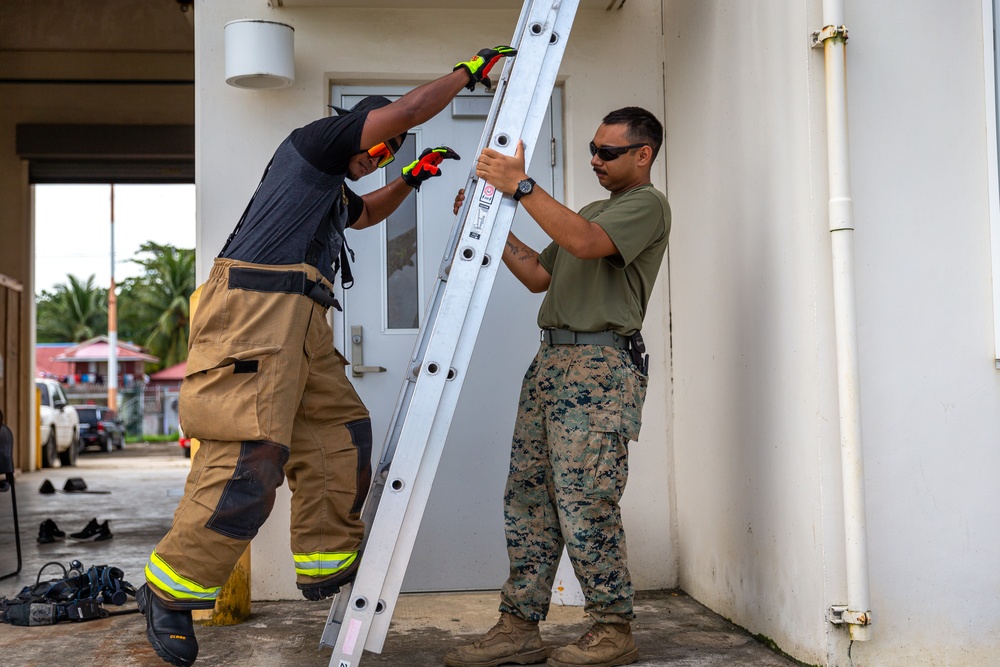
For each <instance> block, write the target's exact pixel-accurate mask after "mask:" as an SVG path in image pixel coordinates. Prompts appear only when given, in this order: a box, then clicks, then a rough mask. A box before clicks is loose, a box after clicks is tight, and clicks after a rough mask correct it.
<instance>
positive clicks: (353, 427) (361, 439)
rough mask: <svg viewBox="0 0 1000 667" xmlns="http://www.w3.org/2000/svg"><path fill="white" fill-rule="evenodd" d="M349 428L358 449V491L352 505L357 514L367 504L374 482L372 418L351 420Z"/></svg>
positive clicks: (352, 512)
mask: <svg viewBox="0 0 1000 667" xmlns="http://www.w3.org/2000/svg"><path fill="white" fill-rule="evenodd" d="M347 430H348V431H350V432H351V442H353V443H354V446H355V447H356V448H357V450H358V477H357V492H356V494H355V496H354V504H353V505H351V514H356V513H358V512H360V511H361V507H362V506H363V505H364V504H365V498H366V497H368V488H369V487H370V486H371V484H372V420H371V419H361V420H358V421H356V422H351V423H349V424H347Z"/></svg>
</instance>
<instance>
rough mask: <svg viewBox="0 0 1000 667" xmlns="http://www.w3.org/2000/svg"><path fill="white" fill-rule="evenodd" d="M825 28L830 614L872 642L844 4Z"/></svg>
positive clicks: (834, 4)
mask: <svg viewBox="0 0 1000 667" xmlns="http://www.w3.org/2000/svg"><path fill="white" fill-rule="evenodd" d="M823 25H824V26H826V27H824V28H823V29H822V30H820V31H819V32H817V33H814V34H813V44H814V46H820V45H822V46H823V53H824V56H825V62H826V128H827V159H828V161H829V179H830V241H831V245H832V252H833V304H834V320H835V326H836V335H837V390H838V396H839V403H840V453H841V467H842V471H841V472H842V475H843V486H844V533H845V535H844V537H845V542H846V548H847V605H846V606H844V605H835V606H833V607H832V608H831V609H830V616H829V617H830V621H831V622H833V623H846V624H847V625H848V628H849V629H850V634H851V639H852V640H857V641H867V640H868V639H871V621H872V613H871V599H870V594H869V589H868V540H867V535H866V518H865V466H864V456H863V453H862V446H861V382H860V373H859V362H858V326H857V308H856V303H855V297H854V246H853V237H854V213H853V200H852V199H851V182H850V181H851V179H850V151H849V149H848V144H847V67H846V60H847V28H846V27H844V1H843V0H823Z"/></svg>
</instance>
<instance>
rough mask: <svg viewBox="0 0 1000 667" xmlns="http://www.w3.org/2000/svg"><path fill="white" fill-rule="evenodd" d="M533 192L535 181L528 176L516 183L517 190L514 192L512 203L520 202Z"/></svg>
mask: <svg viewBox="0 0 1000 667" xmlns="http://www.w3.org/2000/svg"><path fill="white" fill-rule="evenodd" d="M534 190H535V179H533V178H531V177H530V176H529V177H528V178H526V179H524V180H523V181H518V182H517V190H515V191H514V201H521V197H523V196H524V195H530V194H531V193H532V192H534Z"/></svg>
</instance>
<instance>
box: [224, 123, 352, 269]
mask: <svg viewBox="0 0 1000 667" xmlns="http://www.w3.org/2000/svg"><path fill="white" fill-rule="evenodd" d="M367 117H368V112H361V113H350V114H346V115H343V116H331V117H328V118H321V119H320V120H317V121H314V122H312V123H309V124H308V125H306V126H305V127H300V128H299V129H297V130H294V131H293V132H292V133H291V134H290V135H288V137H287V138H286V139H285V140H284V141H283V142H281V145H280V146H278V149H277V150H276V151H275V152H274V157H273V158H272V161H271V167H270V169H268V171H267V175H266V176H265V177H264V180H263V181H262V182H261V184H260V189H259V190H258V191H257V194H256V195H255V196H254V198H253V202H252V204H251V206H250V209H249V211H247V216H246V220H244V222H243V226H242V227H241V228H240V230H239V232H238V233H237V234H236V236H235V237H234V238H233V240H232V242H231V243H230V244H229V246H228V247H227V248H225V249H224V250H223V252H222V253H221V254H220V255H219V256H220V257H226V258H229V259H235V260H239V261H243V262H250V263H253V264H298V263H301V262H305V261H306V256H307V253H308V251H309V247H310V244H311V243H312V241H313V239H314V238H316V237H317V233H318V232H319V236H320V238H319V240H320V242H321V244H322V249H321V251H320V252H319V254H318V256H317V258H316V260H315V261H314V262H313V264H314V266H316V268H318V269H319V270H320V271H321V272H322V273H323V275H324V276H326V277H327V278H328V279H329V280H330V281H333V279H334V277H335V275H336V271H335V269H334V267H333V264H334V262H335V261H336V260H337V259H338V258H339V257H340V249H341V244H342V243H343V239H342V238H341V237H340V235H339V233H337V232H335V231H330V232H329V233H328V234H326V235H324V234H323V233H322V232H321V231H320V226H321V225H322V223H323V221H324V219H325V218H326V217H327V216H328V215H331V214H332V215H334V216H341V217H342V218H346V226H349V225H350V224H351V223H353V222H354V221H356V220H357V219H358V218H359V217H360V216H361V213H362V211H363V208H364V203H363V202H362V200H361V198H360V197H359V196H358V195H356V194H355V193H353V192H352V191H351V190H350V189H349V188H348V187H347V186H346V185H345V184H344V178H345V177H346V175H347V164H348V162H349V161H350V159H351V157H352V156H354V155H357V154H358V153H360V152H361V147H360V144H361V131H362V129H363V128H364V124H365V119H366V118H367ZM345 199H346V206H345V205H344V200H345ZM329 227H331V228H332V227H333V225H329Z"/></svg>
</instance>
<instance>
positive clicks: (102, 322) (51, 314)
mask: <svg viewBox="0 0 1000 667" xmlns="http://www.w3.org/2000/svg"><path fill="white" fill-rule="evenodd" d="M66 279H67V282H66V283H59V284H58V285H56V286H55V288H54V291H53V292H47V291H44V290H43V291H42V293H41V295H39V297H38V300H37V313H38V327H37V332H38V333H37V335H38V342H40V343H62V342H73V343H78V342H80V341H84V340H88V339H90V338H93V337H94V336H99V335H101V334H103V333H105V332H106V331H107V330H108V292H107V290H106V289H103V288H101V287H97V286H96V285H94V276H93V275H91V276H90V277H89V278H87V281H86V282H83V281H81V280H80V279H79V278H77V277H76V276H71V275H67V276H66Z"/></svg>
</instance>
